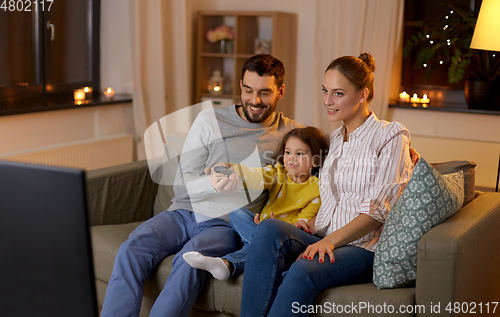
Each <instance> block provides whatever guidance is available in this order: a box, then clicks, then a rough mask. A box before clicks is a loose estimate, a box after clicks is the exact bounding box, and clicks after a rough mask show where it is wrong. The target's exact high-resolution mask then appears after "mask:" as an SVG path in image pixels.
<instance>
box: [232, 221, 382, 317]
mask: <svg viewBox="0 0 500 317" xmlns="http://www.w3.org/2000/svg"><path fill="white" fill-rule="evenodd" d="M319 240H321V238H320V237H318V236H314V235H311V234H308V233H305V232H304V231H302V230H300V229H298V228H296V227H294V226H293V225H291V224H289V223H286V222H284V221H281V220H278V219H266V221H263V222H262V223H261V224H260V225H258V226H257V228H256V230H255V233H254V235H253V239H252V243H250V246H249V248H248V256H247V261H246V269H245V275H244V277H243V294H242V301H241V316H242V317H244V316H251V317H257V316H279V317H283V316H297V315H299V316H301V315H302V316H307V315H308V313H307V310H305V312H304V311H299V310H297V309H294V307H300V306H301V305H306V306H303V307H307V305H312V304H313V301H314V299H315V298H316V297H317V296H318V294H319V293H320V292H322V291H323V290H325V289H327V288H330V287H335V286H340V285H348V284H356V283H367V282H370V281H371V280H372V274H373V257H374V254H373V252H370V251H367V250H365V249H363V248H360V247H355V246H343V247H339V248H337V249H335V250H334V251H333V254H334V257H335V262H334V263H333V264H332V263H330V258H329V256H328V255H326V254H325V261H324V263H318V259H319V257H318V255H317V254H316V256H315V257H314V258H313V259H312V260H307V259H303V258H301V259H299V260H297V257H298V256H299V255H300V254H301V253H302V252H303V251H305V249H306V248H307V246H308V245H310V244H313V243H315V242H317V241H319Z"/></svg>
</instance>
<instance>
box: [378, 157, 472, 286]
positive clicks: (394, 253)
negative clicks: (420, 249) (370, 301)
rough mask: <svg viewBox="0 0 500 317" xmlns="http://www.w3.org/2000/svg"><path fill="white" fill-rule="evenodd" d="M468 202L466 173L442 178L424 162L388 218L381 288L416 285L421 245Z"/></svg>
mask: <svg viewBox="0 0 500 317" xmlns="http://www.w3.org/2000/svg"><path fill="white" fill-rule="evenodd" d="M463 200H464V177H463V172H462V171H460V172H457V173H453V174H447V175H444V176H443V175H441V174H439V172H438V171H436V170H435V169H434V168H433V167H432V166H430V165H429V164H428V163H427V162H426V161H425V160H424V159H422V158H421V159H420V160H419V161H418V163H417V165H416V166H415V169H414V170H413V175H412V176H411V178H410V180H409V182H408V184H407V185H406V188H405V189H404V191H403V193H402V194H401V196H400V197H399V198H398V200H397V201H396V203H395V204H394V206H393V207H392V209H391V210H390V212H389V213H388V215H387V219H386V221H385V225H384V230H383V231H382V234H381V236H380V240H379V244H378V247H377V250H376V251H375V260H374V264H373V282H374V283H375V285H376V286H377V288H378V289H382V288H395V287H404V286H408V285H412V284H413V283H414V282H415V279H416V276H417V244H418V242H419V241H420V238H421V237H422V236H423V235H424V234H425V233H426V232H427V231H429V230H430V229H431V228H433V227H434V226H436V225H438V224H439V223H441V222H442V221H444V220H446V219H447V218H449V217H451V216H452V215H453V214H455V213H456V212H457V211H458V210H459V209H460V208H461V207H462V203H463Z"/></svg>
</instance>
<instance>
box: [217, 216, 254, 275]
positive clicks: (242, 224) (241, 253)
mask: <svg viewBox="0 0 500 317" xmlns="http://www.w3.org/2000/svg"><path fill="white" fill-rule="evenodd" d="M253 218H254V215H253V214H252V212H251V211H249V210H248V209H245V208H240V209H237V210H235V211H233V212H231V214H230V215H229V223H230V224H231V227H233V230H234V231H236V233H238V235H239V236H240V238H241V242H243V248H242V249H240V250H238V251H236V252H233V253H230V254H227V255H226V256H223V257H222V258H223V259H226V260H228V261H229V262H231V263H232V264H233V268H234V269H233V271H232V272H231V276H235V275H239V274H241V273H242V272H243V270H244V269H245V261H246V259H247V251H248V246H249V245H250V241H252V236H253V233H254V231H255V228H257V225H256V224H255V222H254V221H253Z"/></svg>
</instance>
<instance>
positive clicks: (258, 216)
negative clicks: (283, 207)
mask: <svg viewBox="0 0 500 317" xmlns="http://www.w3.org/2000/svg"><path fill="white" fill-rule="evenodd" d="M259 218H260V215H259V214H256V215H255V217H253V222H255V224H256V225H258V224H259V223H260V222H261V221H260V220H259ZM271 218H273V219H274V218H275V217H274V213H273V212H272V211H271Z"/></svg>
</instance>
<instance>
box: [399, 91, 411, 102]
mask: <svg viewBox="0 0 500 317" xmlns="http://www.w3.org/2000/svg"><path fill="white" fill-rule="evenodd" d="M399 101H400V102H410V95H408V94H407V93H406V91H403V92H402V93H400V94H399Z"/></svg>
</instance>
